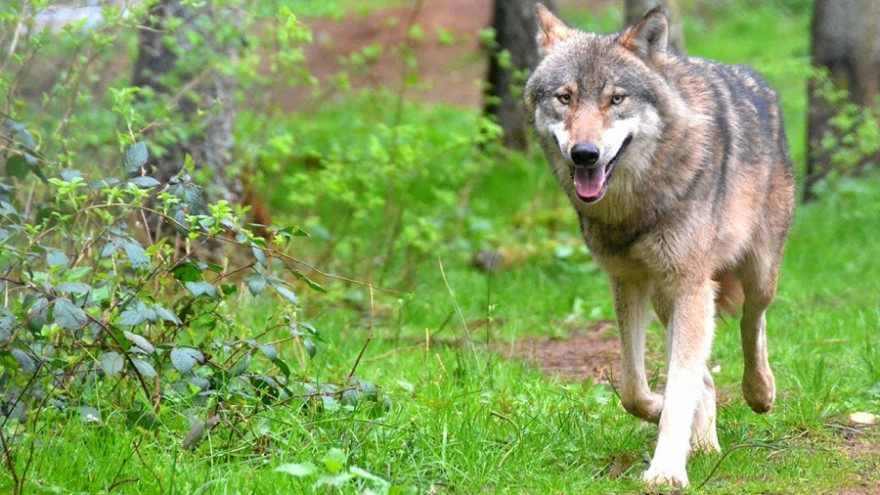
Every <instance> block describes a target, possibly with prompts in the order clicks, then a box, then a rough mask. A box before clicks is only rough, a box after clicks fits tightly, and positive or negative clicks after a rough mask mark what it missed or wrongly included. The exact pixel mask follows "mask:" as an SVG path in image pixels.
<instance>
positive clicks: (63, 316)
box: [53, 297, 88, 331]
mask: <svg viewBox="0 0 880 495" xmlns="http://www.w3.org/2000/svg"><path fill="white" fill-rule="evenodd" d="M53 317H54V318H55V323H57V324H58V326H59V327H61V328H64V329H67V330H70V331H75V330H79V329H80V328H81V327H82V326H83V324H84V323H85V322H86V320H87V319H88V317H87V316H86V313H85V311H83V310H82V309H80V308H79V307H77V306H75V305H74V304H73V303H72V302H70V299H65V298H63V297H59V298H58V299H55V304H54V311H53Z"/></svg>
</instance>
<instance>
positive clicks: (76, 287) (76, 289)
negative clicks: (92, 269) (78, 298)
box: [55, 282, 92, 294]
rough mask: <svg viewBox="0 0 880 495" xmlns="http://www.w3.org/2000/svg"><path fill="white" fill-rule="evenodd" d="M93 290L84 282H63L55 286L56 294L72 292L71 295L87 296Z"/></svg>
mask: <svg viewBox="0 0 880 495" xmlns="http://www.w3.org/2000/svg"><path fill="white" fill-rule="evenodd" d="M90 290H92V286H91V285H89V284H84V283H82V282H61V283H59V284H58V285H56V286H55V291H56V292H70V293H71V294H85V293H86V292H88V291H90Z"/></svg>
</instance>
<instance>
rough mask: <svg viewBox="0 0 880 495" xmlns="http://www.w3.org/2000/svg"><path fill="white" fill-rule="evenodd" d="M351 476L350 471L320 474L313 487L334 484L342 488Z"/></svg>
mask: <svg viewBox="0 0 880 495" xmlns="http://www.w3.org/2000/svg"><path fill="white" fill-rule="evenodd" d="M353 477H354V476H352V475H351V474H350V473H339V474H334V475H333V476H322V477H321V478H319V479H318V481H316V482H315V487H316V488H317V487H319V486H324V485H330V486H335V487H336V488H342V487H343V486H345V484H346V483H348V482H349V481H351V479H352V478H353Z"/></svg>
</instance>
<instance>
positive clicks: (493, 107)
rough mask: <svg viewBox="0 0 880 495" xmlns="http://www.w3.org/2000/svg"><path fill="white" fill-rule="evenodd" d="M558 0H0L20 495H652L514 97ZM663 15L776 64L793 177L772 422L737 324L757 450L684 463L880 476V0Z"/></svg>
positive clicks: (0, 425) (659, 351)
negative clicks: (540, 24) (538, 32)
mask: <svg viewBox="0 0 880 495" xmlns="http://www.w3.org/2000/svg"><path fill="white" fill-rule="evenodd" d="M547 3H548V4H549V5H548V6H549V7H551V8H552V9H554V10H555V11H556V12H557V13H558V14H559V15H560V16H561V17H562V18H563V19H565V20H566V21H567V22H568V23H569V24H570V25H572V26H576V27H580V28H583V29H585V30H590V31H599V32H612V31H615V30H618V29H621V28H622V27H623V26H625V25H628V24H630V23H632V22H635V21H637V20H638V19H639V18H640V17H641V16H642V15H643V14H644V12H646V11H647V10H648V9H649V8H651V7H653V6H655V5H656V4H658V2H657V1H656V0H655V1H650V0H649V1H633V0H627V1H626V2H620V1H613V0H557V1H555V2H547ZM534 5H535V2H534V1H533V0H494V1H493V0H358V1H344V0H268V1H259V2H258V1H251V0H216V1H209V2H205V1H200V0H143V1H134V0H113V1H109V0H108V1H103V2H98V1H85V0H83V1H80V2H75V1H70V2H54V1H49V0H33V1H28V0H6V1H4V2H3V5H2V6H0V121H2V126H0V167H2V169H0V172H2V177H0V247H2V252H0V288H2V290H3V294H2V297H3V303H4V304H3V305H2V306H0V396H2V401H0V447H2V452H0V453H2V459H0V464H2V466H3V474H2V476H0V490H2V491H4V492H6V491H9V492H14V493H24V492H37V493H42V492H53V493H57V492H63V493H72V492H83V493H84V492H89V493H93V492H95V491H106V492H108V493H109V492H111V491H119V492H125V493H194V492H208V493H213V492H215V491H217V492H230V491H231V492H239V491H246V492H248V493H260V492H261V490H263V491H268V490H278V489H279V488H280V489H284V490H287V491H290V492H292V493H298V492H302V491H304V492H309V491H311V490H319V491H321V490H326V491H328V492H331V493H337V492H336V491H333V490H340V492H341V493H349V492H357V493H424V492H429V493H476V492H496V491H497V492H505V493H506V492H519V493H521V492H529V493H549V492H553V493H559V492H566V493H568V492H577V493H611V492H629V491H631V490H638V489H639V485H638V473H639V471H640V466H642V465H643V464H644V461H643V459H642V454H644V453H646V452H647V449H648V448H649V446H650V445H652V444H653V442H652V441H650V440H649V439H650V438H651V436H652V435H656V429H652V428H651V427H650V426H649V425H645V424H643V423H640V422H638V421H637V420H635V419H633V418H629V417H625V415H624V414H623V412H622V409H621V408H620V406H619V405H618V403H617V402H618V401H617V397H616V391H615V387H614V371H615V368H614V366H616V365H615V364H614V363H615V361H616V358H617V354H618V350H617V343H616V338H615V330H614V326H613V324H612V323H611V321H612V320H613V311H612V306H611V300H610V295H609V293H608V288H607V283H606V281H605V280H604V276H603V275H602V274H601V272H600V271H599V270H598V268H597V267H596V266H595V265H594V264H593V262H592V260H591V257H590V255H589V253H588V252H587V251H586V249H585V248H584V246H583V242H582V240H580V239H579V234H578V230H577V224H576V220H575V218H574V216H573V214H572V213H571V212H570V211H569V210H570V207H568V205H567V204H565V202H564V201H563V200H564V198H562V197H561V194H560V193H559V191H558V187H557V186H556V184H555V182H554V179H553V177H552V174H550V173H549V171H548V170H547V169H546V166H545V165H544V158H543V156H542V155H541V153H540V150H538V149H537V148H538V147H537V146H536V145H535V143H534V140H533V136H532V134H531V133H530V130H529V129H528V118H527V116H526V115H525V113H524V110H523V107H522V102H521V94H522V85H523V84H524V82H525V80H526V78H527V77H528V74H529V72H530V70H531V69H532V68H534V66H535V64H536V63H537V61H538V57H537V53H536V51H535V46H534V18H533V17H534ZM665 6H666V8H667V12H668V13H669V14H670V16H671V19H672V21H673V26H672V30H671V33H672V36H673V41H671V42H672V43H673V46H674V49H675V50H676V51H677V52H679V53H683V54H687V55H692V56H700V57H708V58H713V59H717V60H721V61H723V62H728V63H739V64H745V65H748V66H751V67H754V68H756V69H757V70H759V71H760V72H761V73H762V74H764V75H765V77H766V78H767V79H768V81H769V82H770V83H771V84H772V85H773V86H774V87H775V88H777V89H778V91H779V93H780V97H781V102H782V106H783V111H784V114H785V121H786V124H787V128H788V136H789V139H790V142H791V149H792V157H793V159H794V161H795V168H796V170H797V174H798V181H799V193H800V198H799V199H802V205H800V206H799V212H798V220H797V222H798V223H797V224H796V225H795V230H794V233H793V236H792V241H791V244H790V247H789V254H788V258H787V260H786V265H785V267H784V270H783V275H782V277H781V282H780V296H779V298H778V302H777V304H776V305H774V309H772V310H771V315H770V317H769V318H770V320H771V323H770V325H771V327H772V328H773V330H771V342H772V344H771V348H773V349H774V351H772V353H771V356H772V359H773V360H774V361H775V366H777V369H778V370H780V373H779V374H780V375H781V376H782V377H783V378H782V379H781V380H780V385H779V387H780V396H781V398H782V400H781V401H780V406H779V411H777V413H776V414H775V415H774V417H771V418H769V419H768V418H763V417H762V418H755V417H753V416H751V415H749V414H748V411H747V408H745V407H744V406H743V404H742V401H741V400H739V398H738V392H737V385H736V384H737V383H738V382H737V380H738V379H739V378H738V376H739V373H740V370H741V368H739V366H741V364H739V361H740V357H739V354H738V352H739V351H738V344H737V341H736V339H737V337H738V333H737V331H736V330H735V328H736V322H735V321H734V322H732V323H731V322H721V323H719V336H718V339H717V344H716V352H715V354H714V355H713V363H714V367H713V370H714V371H713V372H717V373H718V374H719V378H716V382H718V383H720V384H722V385H721V387H720V389H719V402H720V411H721V412H720V413H719V417H720V419H719V427H720V428H721V429H722V431H720V434H721V436H722V445H723V446H724V448H725V450H728V451H729V452H731V455H730V456H727V455H726V454H725V455H723V456H715V457H707V458H699V459H697V460H696V461H695V464H696V465H695V467H694V468H693V469H694V470H695V471H694V472H695V473H696V475H695V476H692V479H696V480H701V481H702V485H701V486H702V487H704V489H705V490H709V491H710V492H712V493H747V492H748V493H751V492H754V493H768V492H779V491H782V492H785V493H789V492H792V490H793V492H798V493H815V492H816V490H817V491H820V492H823V493H849V494H857V493H880V488H878V487H880V478H878V475H877V473H878V472H880V465H878V462H880V461H878V459H877V456H876V452H877V449H878V448H880V447H878V446H880V438H878V433H877V429H876V428H875V427H874V426H872V424H873V423H872V421H873V422H875V421H876V416H874V414H876V413H878V412H880V351H878V349H880V339H878V337H877V335H878V332H877V330H878V329H880V286H878V283H880V271H878V270H880V267H878V265H876V263H875V261H876V254H877V251H876V247H875V245H876V235H877V233H878V232H880V187H878V186H880V177H878V175H877V162H878V157H880V155H878V154H880V120H878V119H880V113H878V110H880V107H878V100H877V97H878V92H880V3H878V2H862V1H859V0H836V1H830V0H816V1H815V2H813V1H809V0H774V1H763V2H761V1H755V0H721V1H711V2H710V1H702V0H677V1H670V2H666V5H665ZM777 328H778V330H776V329H777ZM663 342H664V337H663V334H662V329H661V328H660V327H659V325H658V324H657V323H656V322H653V323H652V327H651V331H650V335H649V342H648V345H649V354H650V355H651V358H652V359H654V360H655V361H656V362H658V363H662V361H663V357H662V356H663V352H664V351H663ZM661 368H662V367H658V368H657V369H655V370H653V374H654V375H653V382H654V383H655V384H656V382H658V381H659V383H662V378H663V377H662V373H661ZM724 384H727V385H724ZM725 387H727V388H725ZM853 413H865V414H867V416H852V414H853ZM853 417H855V418H857V419H852V418H853ZM865 418H868V419H865ZM871 418H873V419H871ZM780 453H784V454H785V455H777V454H780ZM58 459H65V462H58ZM695 484H697V485H699V482H698V483H695ZM811 490H814V491H811Z"/></svg>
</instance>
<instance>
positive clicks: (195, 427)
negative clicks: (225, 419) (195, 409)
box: [180, 421, 208, 450]
mask: <svg viewBox="0 0 880 495" xmlns="http://www.w3.org/2000/svg"><path fill="white" fill-rule="evenodd" d="M207 426H208V424H207V423H205V422H204V421H196V422H195V423H193V424H192V426H190V427H189V433H187V434H186V438H184V439H183V442H182V443H181V444H180V447H181V448H182V449H183V450H190V449H192V448H193V447H195V446H196V445H198V444H199V442H201V441H202V437H203V436H205V428H206V427H207Z"/></svg>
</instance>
